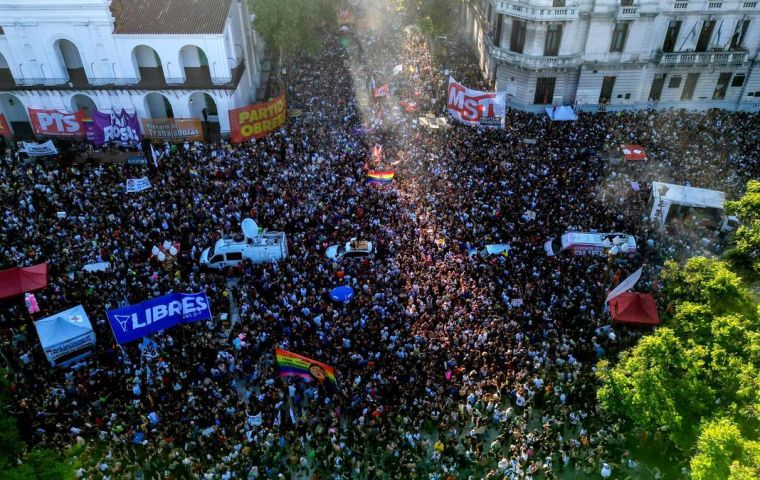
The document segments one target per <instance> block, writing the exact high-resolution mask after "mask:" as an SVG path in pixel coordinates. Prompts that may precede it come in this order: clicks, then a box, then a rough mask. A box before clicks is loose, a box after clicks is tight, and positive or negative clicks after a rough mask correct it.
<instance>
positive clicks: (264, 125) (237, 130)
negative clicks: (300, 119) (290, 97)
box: [230, 93, 288, 143]
mask: <svg viewBox="0 0 760 480" xmlns="http://www.w3.org/2000/svg"><path fill="white" fill-rule="evenodd" d="M287 118H288V116H287V104H286V102H285V94H284V93H282V94H280V95H279V96H278V97H276V98H274V99H272V100H270V101H268V102H264V103H257V104H255V105H249V106H247V107H242V108H235V109H232V110H230V136H231V138H232V143H240V142H244V141H246V140H250V139H251V138H263V137H266V136H267V135H269V134H270V133H272V132H274V131H275V130H277V129H278V128H280V127H281V126H282V125H284V124H285V120H286V119H287Z"/></svg>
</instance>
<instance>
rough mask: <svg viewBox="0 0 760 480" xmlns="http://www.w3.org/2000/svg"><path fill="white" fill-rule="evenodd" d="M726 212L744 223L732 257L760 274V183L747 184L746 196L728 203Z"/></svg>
mask: <svg viewBox="0 0 760 480" xmlns="http://www.w3.org/2000/svg"><path fill="white" fill-rule="evenodd" d="M726 211H727V212H728V213H729V214H735V215H737V216H738V217H739V220H740V221H741V223H742V224H741V226H739V228H738V229H737V231H736V234H735V235H734V245H733V249H732V250H731V251H730V255H731V256H732V257H734V258H736V259H739V260H741V261H742V262H744V263H746V264H747V265H749V266H751V267H752V269H753V270H754V271H755V272H756V273H760V181H758V180H750V181H749V182H747V191H746V192H745V193H744V196H743V197H742V198H740V199H739V200H737V201H735V202H726Z"/></svg>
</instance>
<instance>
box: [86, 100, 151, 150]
mask: <svg viewBox="0 0 760 480" xmlns="http://www.w3.org/2000/svg"><path fill="white" fill-rule="evenodd" d="M87 139H88V140H90V141H91V142H92V143H94V144H95V145H96V146H101V145H103V144H104V143H108V142H117V143H118V144H119V145H120V146H122V147H126V146H129V145H130V144H135V143H139V142H140V140H141V139H142V134H141V133H140V122H139V121H138V120H137V113H136V112H135V113H133V114H129V113H127V111H126V110H125V109H122V110H121V112H120V113H116V112H115V111H111V112H110V113H106V112H99V111H98V110H95V111H93V112H92V123H90V124H89V125H87Z"/></svg>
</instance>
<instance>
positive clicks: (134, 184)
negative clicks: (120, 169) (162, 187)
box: [127, 177, 151, 193]
mask: <svg viewBox="0 0 760 480" xmlns="http://www.w3.org/2000/svg"><path fill="white" fill-rule="evenodd" d="M150 187H151V185H150V180H148V177H142V178H130V179H127V193H134V192H142V191H143V190H147V189H149V188H150Z"/></svg>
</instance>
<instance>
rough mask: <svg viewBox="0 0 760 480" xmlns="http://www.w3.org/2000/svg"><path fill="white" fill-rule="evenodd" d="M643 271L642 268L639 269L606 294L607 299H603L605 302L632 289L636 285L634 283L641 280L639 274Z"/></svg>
mask: <svg viewBox="0 0 760 480" xmlns="http://www.w3.org/2000/svg"><path fill="white" fill-rule="evenodd" d="M643 271H644V267H641V268H639V269H638V270H636V271H635V272H633V273H632V274H631V275H630V276H629V277H628V278H626V279H625V280H623V281H622V282H620V284H619V285H618V286H617V287H615V289H614V290H612V291H611V292H610V293H608V294H607V298H606V299H605V302H609V301H610V300H612V299H613V298H615V297H617V296H618V295H620V294H622V293H625V292H627V291H628V290H630V289H632V288H633V287H634V286H635V285H636V282H638V281H639V279H640V278H641V272H643Z"/></svg>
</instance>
